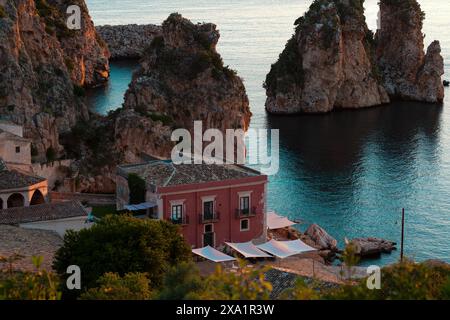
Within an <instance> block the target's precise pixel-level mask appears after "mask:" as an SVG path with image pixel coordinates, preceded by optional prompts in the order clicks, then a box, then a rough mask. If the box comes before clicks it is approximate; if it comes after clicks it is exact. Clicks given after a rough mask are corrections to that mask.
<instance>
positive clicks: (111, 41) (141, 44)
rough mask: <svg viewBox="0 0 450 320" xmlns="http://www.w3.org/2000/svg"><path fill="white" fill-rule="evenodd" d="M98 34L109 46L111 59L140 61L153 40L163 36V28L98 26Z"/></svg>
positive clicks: (150, 26)
mask: <svg viewBox="0 0 450 320" xmlns="http://www.w3.org/2000/svg"><path fill="white" fill-rule="evenodd" d="M96 29H97V32H98V33H99V34H100V36H101V37H102V39H103V40H105V42H106V43H107V44H108V47H109V51H110V52H111V59H140V58H142V56H143V55H144V52H145V48H147V47H148V46H150V44H151V43H152V41H153V39H154V38H155V37H157V36H161V32H162V30H161V26H156V25H153V24H147V25H137V24H129V25H116V26H110V25H105V26H98V27H97V28H96Z"/></svg>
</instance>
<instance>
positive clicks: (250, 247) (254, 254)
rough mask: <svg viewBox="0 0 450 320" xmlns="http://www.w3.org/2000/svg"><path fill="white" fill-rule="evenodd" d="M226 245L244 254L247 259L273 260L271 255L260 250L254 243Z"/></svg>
mask: <svg viewBox="0 0 450 320" xmlns="http://www.w3.org/2000/svg"><path fill="white" fill-rule="evenodd" d="M226 245H227V246H229V247H231V248H232V249H234V250H236V251H237V252H239V253H240V254H242V255H243V256H244V257H245V258H272V256H271V255H269V254H267V253H265V252H264V251H262V250H260V249H258V247H257V246H255V245H254V244H253V243H252V242H245V243H228V242H226Z"/></svg>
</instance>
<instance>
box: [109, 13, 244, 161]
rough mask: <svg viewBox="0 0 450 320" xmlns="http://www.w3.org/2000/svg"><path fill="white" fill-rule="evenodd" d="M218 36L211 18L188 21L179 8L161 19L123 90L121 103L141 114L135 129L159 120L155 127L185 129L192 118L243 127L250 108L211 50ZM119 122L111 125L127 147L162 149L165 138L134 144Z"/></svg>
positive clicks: (232, 74) (237, 81)
mask: <svg viewBox="0 0 450 320" xmlns="http://www.w3.org/2000/svg"><path fill="white" fill-rule="evenodd" d="M218 40H219V32H218V31H217V30H216V26H215V25H214V24H210V23H207V24H193V23H192V22H190V21H189V20H187V19H185V18H183V17H182V16H181V15H179V14H172V15H170V16H169V18H168V19H167V20H166V21H164V23H163V24H162V35H161V36H160V37H156V38H155V39H154V40H153V42H152V44H151V45H150V47H149V48H148V49H147V50H146V52H145V54H144V57H143V59H142V60H141V66H140V69H139V70H138V71H137V72H136V73H135V74H134V76H133V81H132V83H131V84H130V86H129V89H128V91H127V93H126V94H125V103H124V109H125V110H131V111H132V113H130V112H129V113H128V115H132V117H134V118H136V117H138V116H139V117H143V118H144V119H145V120H142V121H139V120H135V121H133V122H134V123H136V124H138V123H139V124H140V127H141V128H142V129H141V131H135V133H138V132H139V134H145V132H147V131H149V130H153V129H151V127H152V126H155V125H156V126H160V125H161V124H162V125H163V126H164V127H166V129H163V128H159V129H158V130H157V131H158V132H166V131H167V130H171V129H172V128H185V129H188V130H191V129H192V128H193V124H194V123H193V122H194V121H196V120H201V121H202V122H203V128H204V129H207V128H217V129H220V130H222V131H224V130H226V129H234V128H236V129H237V128H242V129H244V130H247V128H248V126H249V122H250V117H251V112H250V109H249V101H248V98H247V94H246V92H245V87H244V85H243V82H242V80H241V79H240V78H239V77H238V76H237V75H236V73H235V72H234V71H233V70H231V69H229V68H228V67H225V66H224V65H223V62H222V59H221V57H220V55H219V54H218V53H217V51H216V44H217V42H218ZM121 123H127V124H130V121H121V122H118V124H117V126H116V136H117V137H118V144H119V145H121V146H123V147H126V146H128V148H129V147H132V146H135V147H136V148H135V149H136V150H135V151H132V152H131V153H135V152H137V151H138V150H139V149H141V150H142V148H144V149H146V150H151V149H153V151H154V152H155V153H157V154H160V153H165V151H166V149H167V144H168V143H170V141H168V140H167V141H166V142H165V143H164V142H162V141H160V142H150V141H141V142H142V143H140V144H136V142H135V141H140V139H137V137H136V135H134V134H133V135H130V134H125V132H128V133H129V132H130V129H129V128H128V127H127V126H124V125H121ZM135 127H136V125H135ZM169 136H170V135H169ZM135 139H137V140H135ZM165 139H167V138H165ZM149 144H150V145H149ZM169 145H171V144H169ZM161 149H162V150H164V152H161ZM131 153H130V152H129V150H127V154H129V155H130V154H131ZM166 155H169V154H168V153H167V154H166Z"/></svg>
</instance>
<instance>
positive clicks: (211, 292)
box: [198, 261, 272, 300]
mask: <svg viewBox="0 0 450 320" xmlns="http://www.w3.org/2000/svg"><path fill="white" fill-rule="evenodd" d="M266 271H267V270H265V269H264V268H263V269H261V268H252V267H250V266H248V265H246V261H239V268H238V269H237V270H236V272H226V271H224V270H223V269H222V267H221V266H218V267H217V269H216V271H215V273H214V274H213V275H211V276H209V277H208V278H207V279H206V280H205V288H204V290H203V291H202V292H200V293H199V294H198V298H199V299H202V300H205V299H206V300H268V299H269V298H270V293H271V292H272V285H271V284H270V282H268V281H266V280H265V272H266Z"/></svg>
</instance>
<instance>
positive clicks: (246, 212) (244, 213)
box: [236, 207, 256, 219]
mask: <svg viewBox="0 0 450 320" xmlns="http://www.w3.org/2000/svg"><path fill="white" fill-rule="evenodd" d="M254 216H256V207H252V208H248V209H236V218H237V219H241V218H248V217H254Z"/></svg>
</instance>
